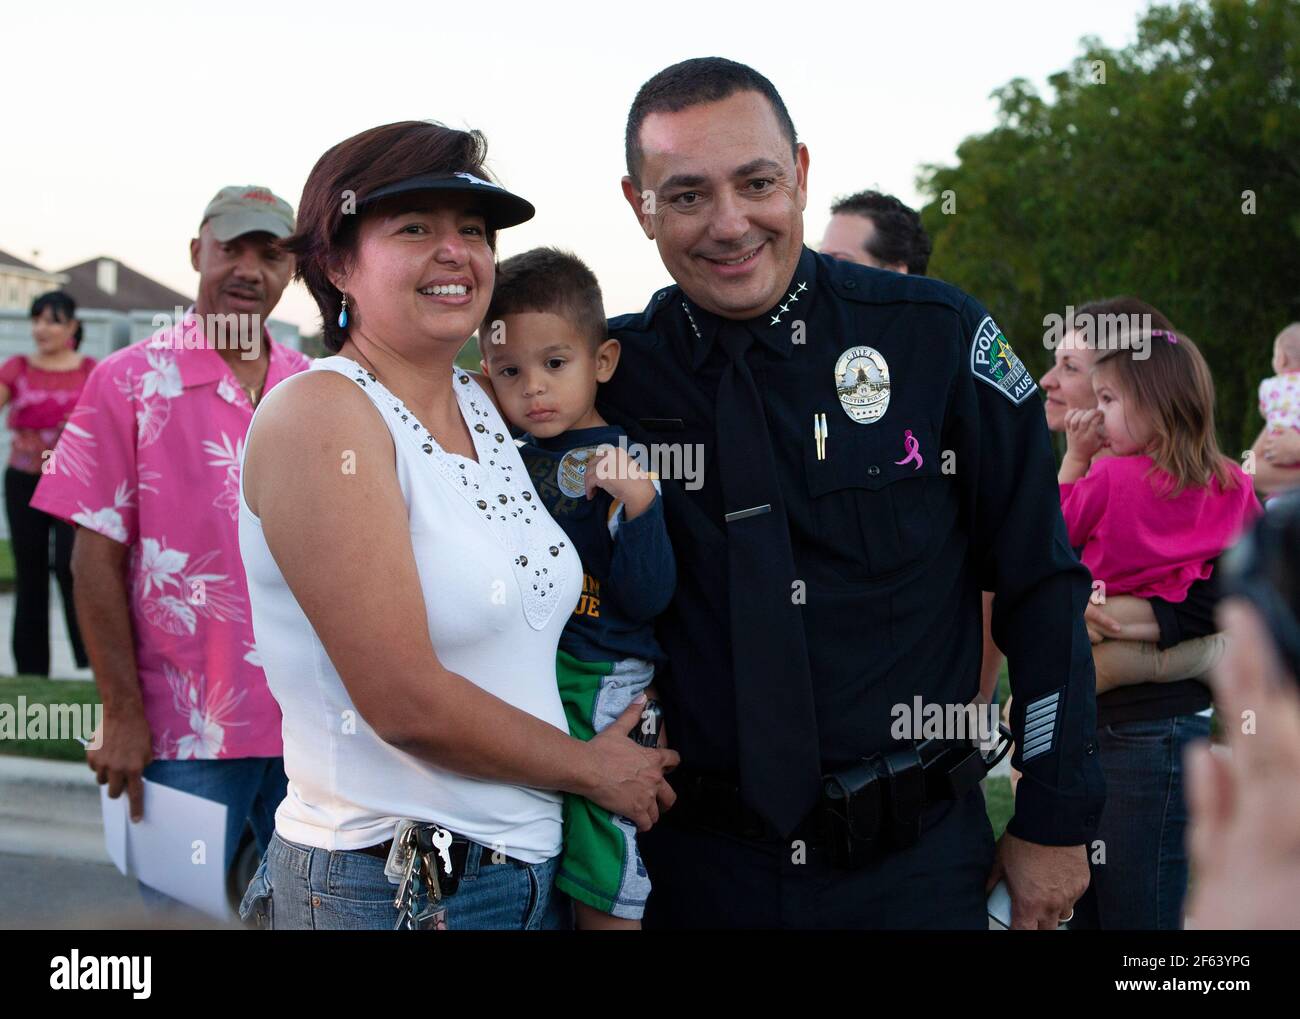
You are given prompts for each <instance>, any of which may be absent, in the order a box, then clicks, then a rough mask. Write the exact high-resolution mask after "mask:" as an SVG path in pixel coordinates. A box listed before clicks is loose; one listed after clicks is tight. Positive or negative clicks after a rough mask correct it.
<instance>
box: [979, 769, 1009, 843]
mask: <svg viewBox="0 0 1300 1019" xmlns="http://www.w3.org/2000/svg"><path fill="white" fill-rule="evenodd" d="M1014 807H1015V798H1014V797H1013V796H1012V795H1011V779H1009V778H1007V777H1006V776H1003V775H998V776H994V777H993V778H988V779H985V780H984V809H985V811H987V812H988V815H989V824H991V825H993V837H994V838H995V839H997V838H1001V837H1002V832H1003V831H1005V830H1006V827H1007V822H1008V821H1010V820H1011V814H1012V811H1013V809H1014Z"/></svg>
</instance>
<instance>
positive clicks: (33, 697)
mask: <svg viewBox="0 0 1300 1019" xmlns="http://www.w3.org/2000/svg"><path fill="white" fill-rule="evenodd" d="M19 697H25V698H26V701H25V706H26V707H28V708H30V706H31V705H32V704H38V703H39V704H98V703H99V692H98V691H97V690H96V689H95V684H94V683H92V682H90V681H89V680H80V679H46V678H44V677H43V676H0V706H2V705H12V706H13V711H12V712H9V711H5V710H4V708H3V707H0V720H2V721H0V725H3V729H2V730H0V731H2V732H3V734H4V738H0V754H19V755H22V756H24V757H43V758H46V759H47V760H52V761H84V760H85V759H86V749H85V747H83V746H82V745H81V744H80V743H78V742H77V741H76V740H75V739H65V740H54V739H15V738H11V737H10V731H9V729H10V726H11V725H12V726H13V731H14V732H16V731H17V726H18V718H17V712H18V704H19V701H18V698H19ZM6 715H8V716H9V717H8V718H6V717H5V716H6ZM50 721H51V722H52V721H53V719H51V720H50ZM28 724H30V717H29V722H28ZM82 735H83V736H85V737H86V738H87V739H89V738H90V734H89V733H82Z"/></svg>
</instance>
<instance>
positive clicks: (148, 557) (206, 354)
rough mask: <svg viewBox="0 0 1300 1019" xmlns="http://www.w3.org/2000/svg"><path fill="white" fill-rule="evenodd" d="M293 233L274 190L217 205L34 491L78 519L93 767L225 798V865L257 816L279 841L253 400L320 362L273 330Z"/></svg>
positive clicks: (102, 367)
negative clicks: (254, 493)
mask: <svg viewBox="0 0 1300 1019" xmlns="http://www.w3.org/2000/svg"><path fill="white" fill-rule="evenodd" d="M292 232H293V210H292V209H291V208H290V207H289V205H288V204H287V203H286V202H284V201H283V200H282V199H280V198H277V197H276V196H275V195H273V194H272V193H271V192H270V191H268V190H267V189H265V188H258V187H232V188H224V189H223V190H222V191H221V192H220V193H219V194H218V195H217V197H216V198H214V199H213V201H212V202H211V203H210V204H209V205H208V208H207V210H206V211H205V212H204V216H203V221H202V222H201V224H200V227H199V236H198V237H196V238H195V239H194V240H192V241H191V242H190V254H191V261H192V263H193V265H194V268H195V269H196V270H197V271H198V273H199V295H198V299H197V301H196V302H195V305H194V307H193V308H191V309H190V310H189V311H188V312H186V313H185V314H184V316H183V318H182V319H181V321H180V322H178V323H175V324H173V325H170V326H168V327H165V328H163V329H161V330H159V331H158V332H157V333H155V334H154V335H153V336H151V337H150V338H148V339H146V340H142V341H140V342H139V343H136V344H133V345H132V346H130V347H127V348H126V349H125V350H120V351H118V352H116V353H115V354H112V355H111V356H109V357H107V358H105V359H104V361H103V362H102V363H100V364H99V365H98V366H97V367H96V369H95V370H94V372H93V373H92V374H91V376H90V379H89V380H88V382H87V383H86V388H85V390H84V391H83V392H82V394H81V398H80V400H79V401H78V403H77V406H76V407H75V408H74V410H73V411H72V414H71V416H70V418H69V420H68V424H67V426H66V427H65V429H64V431H63V434H62V437H61V438H60V440H59V443H58V445H57V446H56V447H55V449H54V453H53V461H54V463H53V471H52V473H50V474H48V475H47V476H46V477H45V478H44V479H43V480H42V481H41V483H40V485H39V486H38V488H37V490H36V494H35V496H34V497H33V498H32V503H31V504H32V506H34V507H36V508H38V509H41V510H44V511H45V512H46V513H50V514H52V515H53V516H56V517H60V518H62V519H64V520H68V521H71V522H72V523H74V524H77V525H78V530H77V538H76V543H75V546H74V549H73V554H72V569H73V574H74V576H75V577H76V586H75V589H74V590H75V596H74V597H75V601H76V607H77V617H78V620H79V622H80V624H81V628H82V632H83V634H84V636H85V642H86V646H87V650H88V651H89V655H90V661H91V665H92V667H93V668H94V672H95V681H96V684H97V685H98V687H99V692H100V696H101V698H102V700H103V703H104V727H103V733H102V737H103V739H102V745H101V746H99V747H98V748H97V749H91V750H89V751H88V752H87V760H88V763H89V764H90V767H91V769H92V770H94V771H95V772H96V773H97V775H98V778H99V781H100V783H101V784H104V783H107V784H108V794H109V796H110V797H114V798H116V797H117V796H119V795H120V794H121V792H122V790H123V789H125V790H126V791H127V794H128V797H129V799H130V804H131V815H132V817H133V818H134V819H137V820H138V819H139V818H140V817H141V816H142V813H143V803H142V798H143V786H142V784H141V781H140V778H141V775H143V776H144V777H145V778H147V779H149V780H150V781H151V782H159V783H161V784H163V785H168V786H173V787H175V788H178V789H184V790H186V791H188V792H193V793H195V794H197V795H200V796H204V797H207V798H208V799H213V800H217V801H219V802H222V803H225V804H226V805H227V807H228V814H227V823H226V846H225V866H226V867H227V868H228V867H229V865H230V862H231V860H232V859H233V856H234V852H235V849H236V848H237V846H238V843H239V839H240V836H241V835H242V833H243V830H244V826H245V823H246V822H247V823H248V824H250V825H251V826H252V828H253V832H254V835H255V836H256V838H257V842H258V845H259V848H260V849H264V848H265V845H266V842H267V841H269V839H270V836H271V833H272V832H273V830H274V814H275V809H276V807H277V806H278V805H279V802H280V800H281V799H283V797H284V791H285V776H284V767H283V762H282V758H281V755H282V753H283V747H282V744H281V737H280V711H279V708H278V706H277V705H276V702H275V700H274V698H272V696H271V693H270V691H269V690H268V689H267V686H266V679H265V677H264V675H263V673H262V669H261V664H260V662H259V661H258V658H257V647H256V644H255V643H254V637H253V627H252V622H251V619H250V612H249V606H248V592H247V588H246V586H245V580H244V569H243V564H242V560H241V558H240V554H239V528H238V513H239V472H240V459H241V456H242V453H243V448H244V436H245V434H246V433H247V430H248V425H249V422H250V421H251V420H252V417H253V407H254V406H255V405H256V403H257V402H258V400H260V399H261V396H262V394H263V393H264V392H266V391H268V390H270V389H271V388H272V387H273V386H275V385H276V384H277V383H278V382H279V381H280V380H281V379H284V378H287V377H288V376H290V375H293V374H295V373H296V372H299V371H302V370H303V369H305V368H306V367H307V365H308V360H307V358H306V357H304V356H303V355H302V354H300V353H298V352H297V351H294V350H291V349H289V348H287V347H284V346H282V345H280V344H277V343H275V342H273V341H272V340H271V337H270V334H269V333H268V332H267V331H266V329H265V325H264V323H265V321H266V318H267V316H269V315H270V313H271V311H272V309H273V308H274V307H275V305H276V304H277V303H278V302H279V300H280V295H281V294H282V293H283V291H284V287H285V285H286V283H287V282H288V280H289V277H290V275H291V274H292V271H293V257H292V256H291V255H290V254H288V253H287V252H286V251H284V250H283V248H281V247H280V243H279V242H280V240H281V239H282V238H284V237H287V236H288V235H289V234H291V233H292ZM151 761H152V763H150V762H151ZM146 894H147V897H148V898H151V899H154V901H158V900H157V893H152V894H149V893H146Z"/></svg>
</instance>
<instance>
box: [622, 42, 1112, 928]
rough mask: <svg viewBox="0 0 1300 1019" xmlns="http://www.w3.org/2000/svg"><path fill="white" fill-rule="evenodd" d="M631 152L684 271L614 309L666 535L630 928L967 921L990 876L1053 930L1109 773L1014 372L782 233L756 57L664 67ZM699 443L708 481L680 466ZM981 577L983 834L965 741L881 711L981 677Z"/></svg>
mask: <svg viewBox="0 0 1300 1019" xmlns="http://www.w3.org/2000/svg"><path fill="white" fill-rule="evenodd" d="M627 150H628V151H627V156H628V171H629V175H628V176H627V177H625V178H624V182H623V187H624V194H625V197H626V198H627V200H628V202H629V204H630V205H631V206H632V208H633V210H634V212H635V213H636V215H637V219H638V222H639V224H640V225H641V227H642V229H643V230H644V231H645V233H646V235H647V236H648V237H650V238H652V239H653V240H654V241H655V242H656V244H657V246H658V249H659V253H660V256H661V258H662V259H663V262H664V265H665V267H666V268H667V269H668V271H669V272H670V273H671V275H672V276H673V278H674V279H675V280H676V281H677V285H676V286H670V287H668V288H666V289H664V290H661V291H660V292H658V293H656V294H655V295H654V296H653V297H652V298H651V300H650V303H649V305H648V306H647V308H646V309H645V311H644V312H642V313H640V314H634V315H625V316H622V317H620V318H616V319H613V320H612V321H611V323H610V334H611V335H612V336H614V337H616V338H617V339H619V340H620V341H621V343H622V364H621V365H620V370H619V371H618V373H617V374H616V375H615V377H614V379H613V380H612V381H611V382H609V383H606V384H605V385H603V386H602V388H601V394H600V397H599V399H598V406H599V409H600V411H601V413H602V414H604V415H605V416H606V417H607V419H608V420H610V421H611V422H617V423H618V424H620V425H622V426H623V427H624V428H625V429H626V430H627V432H628V433H629V436H630V437H631V439H632V440H634V441H636V442H641V443H645V444H646V445H647V446H648V447H651V448H652V451H653V452H654V454H655V456H657V457H658V464H659V466H660V470H661V474H663V475H664V478H663V495H664V501H665V508H666V513H667V520H668V526H669V531H670V534H671V537H672V542H673V546H674V549H675V550H676V552H677V557H678V564H677V569H678V587H677V594H676V596H675V598H674V600H673V602H672V604H671V606H670V608H669V609H668V611H667V612H666V613H665V614H664V615H663V616H662V617H661V619H660V621H659V625H658V628H657V635H658V637H659V640H660V642H661V644H662V646H663V648H664V650H665V652H666V654H667V656H668V659H669V667H668V669H667V670H664V671H662V672H661V674H660V676H659V678H658V679H657V681H656V682H657V687H658V690H659V693H660V695H661V696H662V699H663V707H664V711H665V716H664V717H665V731H666V734H667V739H668V741H669V742H671V744H672V745H673V747H674V748H675V749H677V750H678V751H679V752H680V754H681V758H682V764H681V766H680V767H679V768H678V769H677V771H676V772H674V773H673V775H672V776H671V781H672V784H673V788H674V790H675V791H676V793H677V796H678V800H677V804H676V806H675V807H674V808H673V809H672V810H671V811H668V812H667V813H665V815H664V817H663V820H662V821H661V822H660V824H658V825H657V826H656V827H655V828H654V829H653V830H652V831H651V832H649V833H647V834H646V835H644V836H643V838H642V852H643V855H644V859H645V862H646V865H647V867H648V868H649V872H650V875H651V879H652V881H653V884H654V892H653V893H652V895H651V898H650V902H649V906H648V909H647V913H646V918H645V923H646V926H647V927H648V928H650V927H689V926H708V927H726V926H736V927H931V928H934V927H947V928H952V927H973V928H979V927H984V926H985V924H986V922H987V920H986V916H985V897H986V894H987V889H988V888H989V887H992V886H993V884H994V883H995V882H996V881H997V880H998V879H1002V878H1004V879H1005V880H1006V882H1007V885H1008V887H1009V890H1010V893H1011V897H1012V902H1013V920H1014V923H1013V925H1014V926H1021V927H1042V928H1054V927H1055V926H1056V925H1057V923H1058V922H1059V921H1060V920H1063V919H1066V918H1067V917H1068V916H1069V915H1070V913H1071V911H1072V906H1073V904H1074V902H1075V901H1076V900H1077V898H1078V897H1079V895H1081V894H1082V892H1083V891H1084V889H1085V888H1086V886H1087V881H1088V866H1087V858H1086V855H1085V845H1086V844H1087V843H1088V841H1089V840H1090V837H1091V835H1092V833H1093V832H1094V830H1095V827H1096V824H1097V817H1098V814H1099V812H1100V807H1101V803H1102V798H1103V781H1102V777H1101V772H1100V769H1099V767H1098V765H1097V759H1096V757H1095V754H1094V752H1095V743H1094V735H1095V709H1094V681H1093V672H1092V658H1091V653H1090V645H1089V642H1088V638H1087V634H1086V631H1085V628H1084V623H1083V610H1084V606H1085V603H1086V601H1087V597H1088V594H1089V576H1088V573H1087V571H1086V570H1085V569H1084V568H1083V567H1082V566H1081V565H1080V563H1079V562H1078V560H1077V558H1076V557H1075V556H1074V554H1073V553H1072V551H1071V549H1070V547H1069V544H1068V541H1067V539H1066V533H1065V528H1064V525H1063V523H1062V520H1061V514H1060V506H1059V498H1058V490H1057V484H1056V479H1055V474H1056V466H1055V460H1054V456H1053V453H1052V448H1051V443H1050V441H1049V438H1048V433H1047V429H1046V427H1045V423H1044V419H1043V412H1042V409H1041V405H1040V403H1039V401H1038V400H1037V399H1036V393H1037V390H1036V387H1035V385H1034V382H1033V379H1032V378H1031V377H1030V376H1029V374H1028V373H1027V371H1026V369H1025V367H1024V365H1023V364H1022V363H1021V362H1020V360H1019V359H1018V358H1017V357H1016V355H1015V353H1014V352H1013V351H1012V349H1011V347H1010V345H1009V344H1008V343H1007V340H1006V338H1005V337H1004V336H1003V335H1002V333H1001V332H1000V331H999V329H998V327H997V325H996V324H995V323H994V321H993V319H992V318H990V317H989V315H988V313H987V311H986V310H985V309H984V308H983V307H982V306H981V305H980V304H979V303H978V302H977V301H975V300H974V299H973V298H970V297H968V296H966V295H965V294H963V293H961V292H960V291H958V290H956V289H955V288H953V287H951V286H948V285H946V284H944V283H940V282H938V281H935V280H930V279H920V278H911V277H907V276H902V275H896V274H894V273H890V272H884V271H880V270H875V269H870V268H866V267H862V266H857V265H853V264H850V263H846V262H838V261H835V260H833V259H830V258H828V257H825V256H821V255H817V254H816V253H814V252H812V251H811V250H809V249H808V248H806V247H804V246H803V218H802V213H803V209H804V206H805V203H806V199H807V169H808V150H807V148H806V147H805V146H803V145H801V144H798V143H797V141H796V138H795V132H794V127H793V124H792V123H791V122H790V118H789V115H788V113H787V112H786V109H785V106H784V104H783V103H782V101H781V99H780V96H779V95H778V94H777V93H776V91H775V89H774V88H773V87H772V85H771V83H770V82H769V81H768V80H767V79H766V78H764V77H763V76H762V75H759V74H758V73H757V72H755V71H753V70H752V69H750V68H748V67H746V66H744V65H742V64H737V63H734V62H732V61H728V60H723V59H720V58H704V59H697V60H689V61H686V62H684V63H681V64H677V65H674V66H673V67H670V68H668V69H666V70H664V71H662V72H660V73H659V74H658V75H656V76H655V77H654V78H652V79H651V80H650V81H648V82H647V83H646V84H645V85H644V86H643V87H642V88H641V90H640V92H639V93H638V95H637V98H636V101H635V103H634V104H633V107H632V110H631V113H630V114H629V118H628V134H627ZM688 445H691V446H695V447H696V448H697V449H699V450H702V455H703V464H704V472H703V477H702V479H700V480H702V483H697V482H696V481H694V480H691V479H683V478H681V477H679V476H675V475H674V473H673V469H672V464H673V463H674V462H675V461H673V460H672V459H671V457H672V455H673V454H674V453H676V454H678V455H680V454H681V451H682V450H683V449H684V448H685V447H686V446H688ZM683 462H686V461H683ZM664 465H668V466H667V469H665V467H664ZM981 590H989V591H993V592H995V602H994V617H993V632H994V635H995V637H996V639H997V643H998V646H999V647H1000V648H1003V649H1004V650H1005V651H1006V653H1007V658H1008V661H1009V667H1010V675H1011V683H1012V691H1013V693H1014V695H1015V697H1014V718H1013V720H1012V722H1013V725H1012V727H1013V729H1014V732H1015V735H1016V737H1017V739H1018V747H1017V750H1016V754H1015V757H1014V763H1015V764H1016V766H1017V767H1018V768H1020V770H1021V771H1022V772H1023V775H1024V778H1023V779H1022V781H1021V782H1020V785H1019V790H1018V793H1017V800H1016V810H1015V815H1014V817H1013V818H1012V820H1011V822H1010V824H1009V826H1008V829H1007V833H1006V835H1004V837H1003V839H1002V840H1001V841H1000V843H999V844H998V846H997V847H996V852H995V847H994V844H993V838H992V832H991V830H990V826H989V823H988V820H987V817H986V815H985V811H984V803H983V797H982V795H981V793H980V791H979V788H978V779H979V777H981V776H982V775H983V774H984V771H985V768H984V767H983V766H980V764H979V758H978V755H976V756H975V765H976V766H974V767H972V754H971V747H970V743H969V740H968V739H960V738H958V737H960V736H962V734H961V733H956V734H954V733H951V732H948V731H947V730H945V731H944V733H943V734H942V737H943V738H929V737H931V736H934V735H935V734H934V733H931V732H929V731H927V732H926V733H925V734H924V735H925V736H926V737H927V738H926V739H918V738H915V737H917V736H918V735H920V734H919V733H918V732H914V731H910V730H909V731H908V732H907V733H906V734H904V736H902V737H900V736H899V734H898V732H897V731H894V727H895V725H896V724H897V722H898V720H899V718H900V714H899V711H900V707H901V708H903V709H905V710H904V711H903V714H904V715H906V714H907V713H908V712H909V711H912V709H914V708H915V707H917V706H919V705H921V704H924V705H925V706H927V707H928V706H930V705H938V706H939V707H940V710H943V711H945V712H946V714H945V717H948V718H952V717H955V716H953V714H952V713H951V712H947V706H950V705H951V706H958V707H960V706H961V705H965V704H966V703H968V702H970V701H972V699H973V698H974V697H975V695H976V692H977V688H978V682H979V665H980V652H981V621H980V592H981ZM912 724H913V728H915V727H916V726H919V724H920V722H919V720H915V719H914V720H913V723H912ZM967 735H969V734H967Z"/></svg>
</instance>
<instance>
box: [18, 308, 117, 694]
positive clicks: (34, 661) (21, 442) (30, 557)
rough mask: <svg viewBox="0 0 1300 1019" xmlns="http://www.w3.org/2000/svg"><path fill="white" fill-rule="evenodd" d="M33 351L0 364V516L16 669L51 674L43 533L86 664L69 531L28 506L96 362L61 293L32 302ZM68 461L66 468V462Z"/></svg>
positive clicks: (77, 652)
mask: <svg viewBox="0 0 1300 1019" xmlns="http://www.w3.org/2000/svg"><path fill="white" fill-rule="evenodd" d="M32 337H33V339H35V341H36V353H35V354H34V355H31V356H28V355H26V354H16V355H14V356H13V357H11V358H9V360H8V361H6V362H5V363H4V364H3V365H0V407H4V406H5V405H6V404H7V405H8V407H9V430H10V432H11V433H12V436H11V444H10V447H9V466H8V468H7V469H6V470H5V513H6V515H7V517H8V519H9V540H10V542H11V543H12V545H13V555H14V575H15V581H16V586H17V592H16V598H15V601H16V605H15V607H14V632H13V651H14V665H15V669H16V670H17V671H18V672H19V673H20V674H25V675H29V676H48V675H49V674H50V532H51V531H53V532H54V573H55V576H57V577H58V580H59V593H60V594H61V595H62V598H63V614H64V618H65V619H66V620H67V623H68V638H69V639H70V640H71V642H72V654H73V657H74V658H75V659H76V662H77V667H78V668H80V669H84V668H86V667H87V664H88V663H87V659H86V649H85V647H84V646H83V645H82V643H81V631H80V630H78V629H77V616H76V611H75V610H74V608H73V604H72V566H71V562H72V536H73V533H74V532H73V528H72V525H71V524H66V523H64V522H63V521H62V520H58V519H56V518H54V517H52V516H49V515H48V514H46V513H42V512H41V511H40V510H38V509H32V507H31V506H30V505H29V503H30V502H31V498H32V493H33V492H35V491H36V482H38V481H39V480H40V479H41V474H42V473H49V472H50V471H53V470H58V469H60V465H59V464H58V463H56V462H54V461H53V459H51V456H52V453H53V450H54V444H55V443H56V442H57V441H58V439H59V433H60V432H61V431H63V427H64V425H65V424H66V423H67V420H68V415H69V414H70V413H71V412H72V408H73V407H75V406H76V404H77V397H79V396H80V395H81V390H82V388H83V387H84V386H85V384H86V379H87V378H89V377H90V372H91V370H92V369H93V368H94V367H95V361H94V360H93V359H92V358H89V357H86V356H85V355H83V354H79V353H78V352H77V348H78V347H80V346H81V323H80V322H78V321H77V304H76V302H75V301H73V299H72V298H71V297H69V296H68V295H67V294H65V293H61V292H60V291H51V292H50V293H48V294H42V295H41V296H40V297H38V298H36V300H35V301H34V302H33V303H32ZM69 466H71V465H69Z"/></svg>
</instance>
